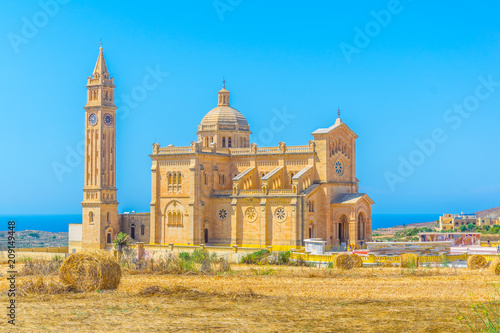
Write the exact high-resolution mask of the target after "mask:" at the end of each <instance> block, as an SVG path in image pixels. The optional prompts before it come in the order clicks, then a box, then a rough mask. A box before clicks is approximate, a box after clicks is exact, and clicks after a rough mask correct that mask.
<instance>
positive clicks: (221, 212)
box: [218, 208, 227, 221]
mask: <svg viewBox="0 0 500 333" xmlns="http://www.w3.org/2000/svg"><path fill="white" fill-rule="evenodd" d="M218 215H219V219H220V220H222V221H224V220H225V219H226V218H227V210H226V209H225V208H221V209H219V214H218Z"/></svg>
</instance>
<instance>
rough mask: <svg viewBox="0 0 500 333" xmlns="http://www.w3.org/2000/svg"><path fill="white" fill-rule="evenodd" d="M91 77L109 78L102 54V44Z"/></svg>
mask: <svg viewBox="0 0 500 333" xmlns="http://www.w3.org/2000/svg"><path fill="white" fill-rule="evenodd" d="M92 76H93V77H94V78H98V77H100V76H103V77H104V78H105V79H107V78H109V72H108V67H107V66H106V60H104V54H103V53H102V43H101V47H100V48H99V56H98V57H97V62H96V64H95V67H94V73H93V75H92Z"/></svg>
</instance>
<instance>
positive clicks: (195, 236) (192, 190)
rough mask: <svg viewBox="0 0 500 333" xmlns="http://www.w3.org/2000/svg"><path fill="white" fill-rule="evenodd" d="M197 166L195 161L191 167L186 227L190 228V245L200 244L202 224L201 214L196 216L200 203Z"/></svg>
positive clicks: (192, 161)
mask: <svg viewBox="0 0 500 333" xmlns="http://www.w3.org/2000/svg"><path fill="white" fill-rule="evenodd" d="M194 165H196V161H195V160H191V167H190V168H189V194H190V201H189V204H188V209H187V210H188V214H187V215H188V216H187V223H186V224H185V226H186V227H187V228H189V229H188V230H189V237H188V241H189V243H190V244H192V245H194V244H198V242H199V235H200V233H199V229H200V223H199V214H196V211H197V204H198V201H199V196H198V192H197V190H196V185H198V184H197V182H196V167H195V166H194Z"/></svg>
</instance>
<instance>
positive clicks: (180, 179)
mask: <svg viewBox="0 0 500 333" xmlns="http://www.w3.org/2000/svg"><path fill="white" fill-rule="evenodd" d="M177 184H179V185H181V184H182V174H181V173H180V172H179V175H178V176H177Z"/></svg>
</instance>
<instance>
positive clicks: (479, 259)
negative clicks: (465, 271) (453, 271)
mask: <svg viewBox="0 0 500 333" xmlns="http://www.w3.org/2000/svg"><path fill="white" fill-rule="evenodd" d="M486 266H488V262H487V261H486V258H484V256H482V255H480V254H474V255H472V256H470V257H469V259H468V260H467V267H468V268H469V269H483V268H486Z"/></svg>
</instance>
